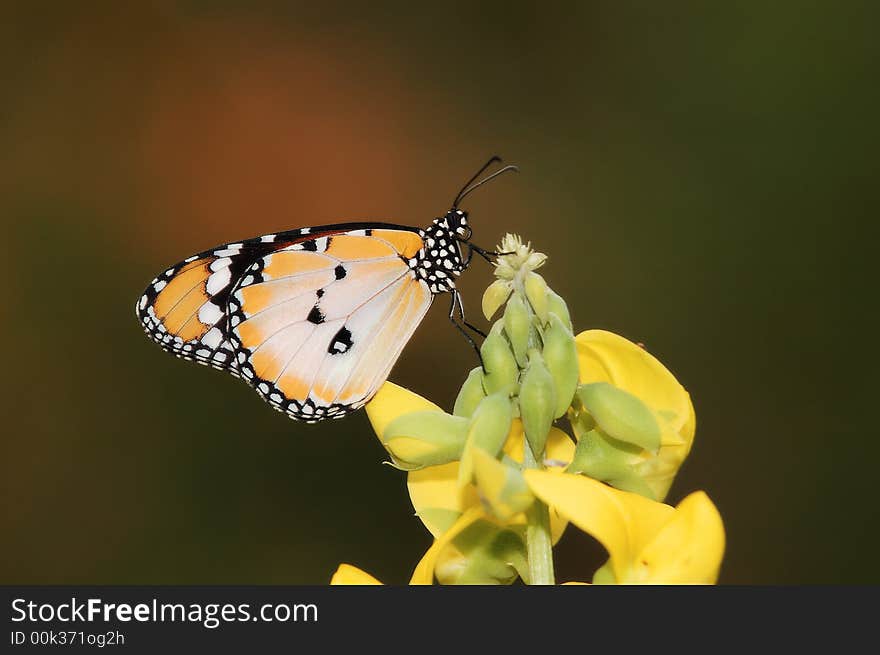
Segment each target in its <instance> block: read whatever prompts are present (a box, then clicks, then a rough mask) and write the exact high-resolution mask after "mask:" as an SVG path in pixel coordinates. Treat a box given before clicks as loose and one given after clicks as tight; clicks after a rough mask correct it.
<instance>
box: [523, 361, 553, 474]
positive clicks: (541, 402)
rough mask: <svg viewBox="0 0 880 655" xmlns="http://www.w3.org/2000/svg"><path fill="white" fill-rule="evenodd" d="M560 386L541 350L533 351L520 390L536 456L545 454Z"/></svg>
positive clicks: (525, 420)
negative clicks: (558, 386)
mask: <svg viewBox="0 0 880 655" xmlns="http://www.w3.org/2000/svg"><path fill="white" fill-rule="evenodd" d="M556 404H557V403H556V389H555V385H554V383H553V376H552V375H550V371H548V370H547V366H546V365H545V364H544V359H543V357H541V353H540V352H538V351H537V350H535V349H534V348H533V349H532V350H530V351H529V367H528V369H526V372H525V374H524V375H523V380H522V384H521V385H520V390H519V411H520V416H521V418H522V423H523V429H524V430H525V433H526V439H527V440H528V442H529V446H530V447H531V449H532V454H534V456H535V459H536V460H538V461H540V460H541V458H542V457H543V455H544V444H545V443H546V441H547V435H548V434H549V432H550V427H551V426H552V425H553V418H554V414H555V412H556Z"/></svg>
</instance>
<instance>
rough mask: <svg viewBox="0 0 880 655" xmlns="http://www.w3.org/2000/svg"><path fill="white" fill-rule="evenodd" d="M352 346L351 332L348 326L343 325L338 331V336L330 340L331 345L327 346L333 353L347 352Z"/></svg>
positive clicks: (328, 350)
mask: <svg viewBox="0 0 880 655" xmlns="http://www.w3.org/2000/svg"><path fill="white" fill-rule="evenodd" d="M351 346H352V340H351V332H350V331H349V330H348V328H346V327H345V326H342V327H341V328H339V332H337V333H336V336H335V337H333V339H332V340H331V341H330V345H329V346H328V347H327V352H328V353H330V354H331V355H341V354H342V353H344V352H347V351H348V349H349V348H351Z"/></svg>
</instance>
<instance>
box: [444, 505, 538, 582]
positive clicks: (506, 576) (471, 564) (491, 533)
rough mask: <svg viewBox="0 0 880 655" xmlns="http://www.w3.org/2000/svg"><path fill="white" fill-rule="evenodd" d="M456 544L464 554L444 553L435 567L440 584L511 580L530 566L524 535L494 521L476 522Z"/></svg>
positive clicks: (454, 541)
mask: <svg viewBox="0 0 880 655" xmlns="http://www.w3.org/2000/svg"><path fill="white" fill-rule="evenodd" d="M452 545H453V546H454V547H455V549H456V550H457V551H458V553H459V554H460V557H452V558H449V559H447V558H445V557H444V556H443V555H441V556H440V558H439V560H438V564H437V567H436V568H435V570H434V573H435V575H436V576H437V580H438V582H440V584H459V585H462V584H484V585H500V584H510V583H512V582H514V581H515V580H516V578H517V576H518V575H519V571H520V570H525V569H527V568H528V563H527V561H526V548H525V543H524V542H523V538H522V535H521V534H519V533H518V532H516V531H514V530H510V529H502V528H499V527H498V526H497V525H495V524H494V523H492V522H490V521H485V520H480V521H476V522H474V523H473V524H472V525H470V526H468V527H467V528H465V529H464V530H463V531H462V532H461V533H460V534H459V535H457V536H456V537H455V539H453V540H452Z"/></svg>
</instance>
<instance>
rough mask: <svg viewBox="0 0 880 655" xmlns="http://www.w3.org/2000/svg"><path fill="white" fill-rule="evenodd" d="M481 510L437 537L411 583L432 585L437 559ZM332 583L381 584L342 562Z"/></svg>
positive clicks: (477, 518) (467, 516) (474, 510)
mask: <svg viewBox="0 0 880 655" xmlns="http://www.w3.org/2000/svg"><path fill="white" fill-rule="evenodd" d="M480 518H481V517H480V512H479V511H477V510H476V508H474V509H472V510H471V511H469V512H468V513H467V514H465V515H464V516H462V517H461V520H460V521H458V522H457V523H456V525H455V526H454V527H453V528H452V529H450V530H448V531H447V532H446V533H445V534H444V535H442V536H441V537H440V538H439V539H437V540H436V541H435V542H434V544H433V545H432V546H431V547H430V548H429V549H428V550H427V551H426V552H425V554H424V556H423V557H422V559H421V561H420V562H419V563H418V564H417V565H416V568H415V570H414V571H413V574H412V577H411V578H410V581H409V583H410V585H430V584H433V583H434V570H435V568H436V567H437V560H438V557H439V556H440V554H441V553H442V552H443V550H444V549H445V548H446V547H447V546H449V545H450V544H451V543H452V540H453V539H455V538H456V537H458V536H459V535H460V534H461V533H462V532H463V531H464V530H466V529H467V528H469V527H470V526H472V525H473V524H474V523H476V522H477V521H478V520H480ZM330 584H331V585H380V584H382V583H381V582H380V581H379V580H377V579H376V578H374V577H373V576H372V575H370V574H369V573H367V572H365V571H363V570H361V569H359V568H357V567H356V566H352V565H351V564H340V565H339V568H337V569H336V573H334V574H333V577H332V578H331V579H330Z"/></svg>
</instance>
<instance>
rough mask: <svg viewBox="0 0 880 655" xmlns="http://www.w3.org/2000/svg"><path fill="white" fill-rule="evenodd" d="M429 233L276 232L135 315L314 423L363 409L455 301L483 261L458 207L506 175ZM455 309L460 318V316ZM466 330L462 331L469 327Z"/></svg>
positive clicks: (228, 252)
mask: <svg viewBox="0 0 880 655" xmlns="http://www.w3.org/2000/svg"><path fill="white" fill-rule="evenodd" d="M500 161H501V159H500V158H499V157H492V158H491V159H490V160H489V161H488V162H487V163H486V165H484V166H483V167H482V168H481V169H480V170H479V171H478V172H477V173H476V174H475V175H474V176H473V177H472V178H471V179H470V180H468V182H467V183H466V184H465V185H464V186H463V187H462V189H461V191H460V192H459V193H458V195H457V196H456V198H455V200H454V202H453V204H452V208H451V209H450V210H449V211H448V212H446V214H445V215H444V216H442V217H439V218H436V219H434V221H433V222H432V223H431V224H430V225H429V226H428V227H426V228H423V229H421V228H415V227H408V226H404V225H394V224H391V223H373V222H363V223H340V224H336V225H324V226H320V227H304V228H299V229H295V230H289V231H286V232H280V233H278V234H267V235H265V236H260V237H254V238H252V239H246V240H244V241H238V242H235V243H227V244H224V245H222V246H218V247H216V248H211V249H210V250H205V251H202V252H200V253H197V254H195V255H192V256H191V257H187V258H186V259H184V260H183V261H181V262H179V263H177V264H174V265H173V266H171V267H170V268H168V269H167V270H165V271H164V272H163V273H161V274H159V275H158V276H156V277H155V278H154V279H153V281H152V282H150V284H149V285H148V286H147V288H146V289H145V290H144V293H143V295H142V296H141V297H140V298H139V299H138V302H137V305H136V312H137V316H138V319H139V320H140V322H141V324H142V325H143V327H144V330H145V331H146V333H147V335H148V336H149V337H150V338H151V339H153V341H155V342H156V343H158V344H159V345H160V346H161V347H162V348H163V349H165V350H166V351H168V352H170V353H172V354H174V355H176V356H178V357H182V358H184V359H188V360H192V361H196V362H199V363H201V364H207V365H210V366H213V367H214V368H218V369H221V370H224V371H227V372H228V373H231V374H232V375H234V376H236V377H240V378H242V379H243V380H245V381H246V382H247V383H248V384H249V385H250V386H251V387H253V388H254V390H255V391H256V392H257V393H258V394H259V395H260V396H261V397H262V398H263V399H264V400H265V401H266V402H268V403H269V404H270V405H271V406H272V407H274V408H275V409H277V410H279V411H282V412H285V413H286V414H287V415H288V416H290V417H291V418H294V419H297V420H301V421H307V422H315V421H320V420H322V419H325V418H340V417H342V416H345V415H346V414H348V413H349V412H353V411H354V410H356V409H359V408H360V407H363V406H364V405H365V404H366V403H367V402H368V401H369V400H370V399H371V398H372V397H373V395H374V394H375V393H376V391H378V389H379V387H381V386H382V384H383V383H384V382H385V380H386V379H387V378H388V375H389V374H390V373H391V369H392V367H393V366H394V364H395V362H396V361H397V359H398V357H399V356H400V353H401V351H402V350H403V347H404V346H405V345H406V343H407V342H408V341H409V339H410V337H412V335H413V333H414V332H415V330H416V328H417V327H418V326H419V324H420V323H421V321H422V319H423V318H424V316H425V313H426V312H427V311H428V308H429V307H430V306H431V302H432V301H433V300H434V297H435V296H437V295H439V294H441V293H449V294H451V299H452V303H451V307H450V311H449V318H450V320H451V321H452V322H453V323H454V324H455V325H456V327H458V329H459V330H461V332H462V333H463V334H464V335H465V337H466V338H467V339H468V341H469V342H470V343H471V345H474V342H473V340H472V339H471V338H470V337H469V335H468V334H467V332H465V330H464V328H463V327H462V325H464V326H467V327H469V328H471V329H472V330H475V331H476V332H479V330H477V329H476V328H474V327H473V326H472V325H470V324H469V323H467V322H466V321H465V316H464V308H463V303H462V301H461V297H460V295H459V292H458V290H457V289H456V286H455V278H456V277H458V276H459V275H460V274H461V272H462V271H464V270H465V269H466V268H467V267H468V265H469V264H470V261H471V257H472V256H473V253H475V252H476V253H477V254H479V255H481V256H482V257H484V258H486V259H490V257H491V256H492V255H493V254H496V253H490V252H487V251H486V250H484V249H482V248H480V247H478V246H476V245H474V244H473V243H471V241H470V238H471V227H470V225H468V220H467V218H468V214H467V212H465V211H462V210H461V209H459V203H461V201H462V200H463V199H464V198H465V196H467V195H468V194H469V193H470V192H471V191H473V190H474V189H476V188H477V187H479V186H480V185H482V184H484V183H486V182H488V181H489V180H491V179H493V178H495V177H497V176H498V175H501V174H502V173H504V172H507V171H511V170H517V169H516V167H515V166H505V167H504V168H501V169H499V170H497V171H495V172H494V173H492V174H491V175H489V176H487V177H486V178H484V179H482V180H480V181H479V182H476V181H475V180H477V178H478V177H479V176H480V175H481V174H482V173H483V172H485V171H486V170H487V169H488V168H489V167H490V166H491V165H492V164H494V163H496V162H500ZM456 311H457V312H458V318H457V319H456V316H455V314H456ZM459 321H460V323H459Z"/></svg>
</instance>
